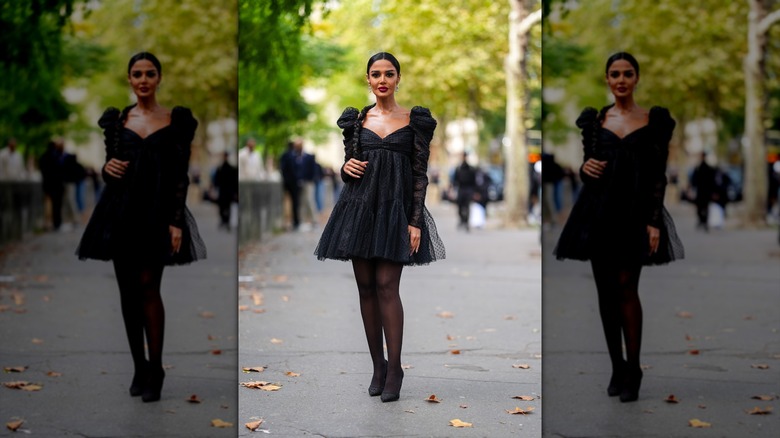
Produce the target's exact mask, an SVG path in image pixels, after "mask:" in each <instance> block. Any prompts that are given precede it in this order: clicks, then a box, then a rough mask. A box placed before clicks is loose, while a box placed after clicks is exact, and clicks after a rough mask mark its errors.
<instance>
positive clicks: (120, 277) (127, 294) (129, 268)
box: [114, 260, 146, 395]
mask: <svg viewBox="0 0 780 438" xmlns="http://www.w3.org/2000/svg"><path fill="white" fill-rule="evenodd" d="M114 272H115V274H116V280H117V283H118V284H119V297H120V302H121V305H122V319H123V320H124V323H125V332H126V333H127V342H128V344H129V345H130V355H131V356H132V357H133V365H134V366H135V374H136V377H135V378H133V386H137V385H136V383H137V384H139V385H140V384H142V382H141V381H138V382H136V380H139V379H142V378H143V377H142V376H143V375H144V373H145V372H146V356H145V353H144V312H143V300H142V297H141V294H140V290H139V289H140V282H139V277H140V270H139V268H138V267H137V266H135V264H134V263H133V262H132V261H129V260H114ZM139 390H140V389H139ZM133 392H134V391H133V389H131V393H133ZM134 395H140V393H138V394H134Z"/></svg>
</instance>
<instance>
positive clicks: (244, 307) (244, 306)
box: [238, 304, 249, 312]
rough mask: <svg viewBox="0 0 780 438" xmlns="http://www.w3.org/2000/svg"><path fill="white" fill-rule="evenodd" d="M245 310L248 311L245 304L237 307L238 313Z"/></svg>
mask: <svg viewBox="0 0 780 438" xmlns="http://www.w3.org/2000/svg"><path fill="white" fill-rule="evenodd" d="M245 310H249V306H247V305H246V304H242V305H240V306H238V311H239V312H243V311H245Z"/></svg>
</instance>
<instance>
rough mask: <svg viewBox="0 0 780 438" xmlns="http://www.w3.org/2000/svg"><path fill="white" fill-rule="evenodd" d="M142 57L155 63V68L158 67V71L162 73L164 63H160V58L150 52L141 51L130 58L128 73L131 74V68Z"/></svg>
mask: <svg viewBox="0 0 780 438" xmlns="http://www.w3.org/2000/svg"><path fill="white" fill-rule="evenodd" d="M142 59H145V60H147V61H149V62H151V63H152V64H153V65H154V68H156V69H157V73H158V74H160V75H162V64H160V60H158V59H157V57H156V56H154V55H152V54H151V53H149V52H140V53H136V54H135V55H133V57H132V58H130V62H128V63H127V74H130V69H132V68H133V65H134V64H135V63H136V62H138V61H140V60H142Z"/></svg>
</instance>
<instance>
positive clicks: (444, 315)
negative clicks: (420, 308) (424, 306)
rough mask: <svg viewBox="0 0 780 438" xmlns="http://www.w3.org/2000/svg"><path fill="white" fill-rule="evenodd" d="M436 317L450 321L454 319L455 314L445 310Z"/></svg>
mask: <svg viewBox="0 0 780 438" xmlns="http://www.w3.org/2000/svg"><path fill="white" fill-rule="evenodd" d="M436 316H438V317H439V318H445V319H449V318H452V317H454V316H455V314H454V313H452V312H448V311H446V310H444V311H442V312H439V313H437V314H436Z"/></svg>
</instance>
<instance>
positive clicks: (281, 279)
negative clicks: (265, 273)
mask: <svg viewBox="0 0 780 438" xmlns="http://www.w3.org/2000/svg"><path fill="white" fill-rule="evenodd" d="M274 281H275V282H277V283H286V282H287V276H286V275H274Z"/></svg>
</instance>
